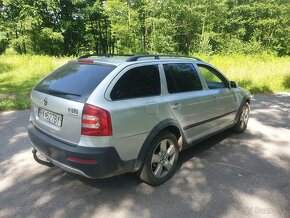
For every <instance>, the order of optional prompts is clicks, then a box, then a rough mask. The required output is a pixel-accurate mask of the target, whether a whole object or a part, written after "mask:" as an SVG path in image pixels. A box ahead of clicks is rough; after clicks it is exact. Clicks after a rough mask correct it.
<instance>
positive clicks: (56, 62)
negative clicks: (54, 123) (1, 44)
mask: <svg viewBox="0 0 290 218" xmlns="http://www.w3.org/2000/svg"><path fill="white" fill-rule="evenodd" d="M68 59H69V58H56V57H48V56H38V55H35V56H31V55H26V56H21V55H1V56H0V111H3V110H12V109H27V108H29V94H30V91H31V89H32V87H33V86H34V85H35V84H36V83H37V82H38V81H39V80H40V79H41V78H42V77H44V76H45V75H47V74H48V73H50V72H51V71H53V70H54V69H55V68H57V67H58V66H60V65H62V64H64V63H65V62H67V60H68Z"/></svg>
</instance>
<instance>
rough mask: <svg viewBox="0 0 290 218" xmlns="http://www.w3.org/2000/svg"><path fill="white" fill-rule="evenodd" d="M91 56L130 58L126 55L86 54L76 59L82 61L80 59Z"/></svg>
mask: <svg viewBox="0 0 290 218" xmlns="http://www.w3.org/2000/svg"><path fill="white" fill-rule="evenodd" d="M92 56H99V57H107V58H109V57H114V56H124V57H130V56H132V55H128V54H97V53H94V54H86V55H82V56H80V57H78V58H77V59H82V58H89V57H92Z"/></svg>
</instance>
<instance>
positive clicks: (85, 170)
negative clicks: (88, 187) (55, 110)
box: [27, 122, 134, 178]
mask: <svg viewBox="0 0 290 218" xmlns="http://www.w3.org/2000/svg"><path fill="white" fill-rule="evenodd" d="M27 132H28V135H29V138H30V140H31V142H32V144H33V147H34V149H36V150H37V151H38V152H39V153H41V154H42V155H43V156H44V157H46V159H47V160H48V161H50V162H51V163H53V164H54V165H56V166H58V167H61V168H62V169H64V170H66V171H68V172H72V173H75V174H79V175H82V176H85V177H88V178H106V177H111V176H115V175H119V174H122V173H126V172H131V171H132V167H133V163H134V161H122V160H121V159H120V156H119V155H118V153H117V151H116V149H115V148H114V147H101V148H91V147H83V146H77V145H76V146H72V145H70V144H66V143H64V142H61V141H59V140H57V139H54V138H52V137H50V136H48V135H47V134H45V133H43V132H42V131H40V130H39V129H37V128H35V127H34V126H33V124H32V123H31V122H30V123H29V125H28V127H27ZM68 157H74V158H77V159H81V160H96V162H95V163H82V162H75V161H70V160H68V159H67V158H68Z"/></svg>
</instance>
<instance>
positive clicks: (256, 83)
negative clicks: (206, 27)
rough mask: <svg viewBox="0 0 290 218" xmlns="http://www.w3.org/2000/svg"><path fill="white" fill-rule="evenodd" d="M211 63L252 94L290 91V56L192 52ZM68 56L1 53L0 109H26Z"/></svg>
mask: <svg viewBox="0 0 290 218" xmlns="http://www.w3.org/2000/svg"><path fill="white" fill-rule="evenodd" d="M194 55H196V56H199V57H200V58H202V59H204V60H205V61H208V62H210V63H212V64H213V65H214V66H216V67H217V68H218V69H220V70H221V71H222V72H223V73H224V74H225V75H226V76H227V77H228V78H229V79H231V80H234V81H236V82H238V83H239V84H240V85H241V86H242V87H244V88H247V89H249V90H250V91H251V92H252V94H256V93H263V92H272V91H290V58H289V57H280V58H279V57H276V56H274V55H271V54H266V53H265V54H263V55H260V56H244V55H239V54H235V55H231V56H228V55H211V56H209V55H207V54H194ZM69 59H72V58H69V57H62V58H55V57H49V56H39V55H25V56H24V55H1V56H0V84H1V86H0V111H1V110H10V109H26V108H29V93H30V91H31V89H32V87H33V86H34V85H35V84H36V83H37V81H39V80H40V79H41V78H42V77H44V76H45V75H47V74H48V73H49V72H51V71H53V70H54V69H55V68H57V67H58V66H60V65H62V64H64V63H65V62H67V61H68V60H69Z"/></svg>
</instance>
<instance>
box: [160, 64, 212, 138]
mask: <svg viewBox="0 0 290 218" xmlns="http://www.w3.org/2000/svg"><path fill="white" fill-rule="evenodd" d="M163 69H164V73H165V77H166V82H167V89H168V96H166V98H167V99H168V102H169V106H170V109H171V112H172V113H173V115H174V117H175V118H176V119H177V120H178V122H179V124H180V126H181V128H182V129H183V131H184V133H185V138H186V140H187V142H192V141H194V140H197V139H199V138H201V137H203V136H205V135H207V134H208V133H209V132H210V131H211V126H212V124H211V118H212V113H213V97H212V96H211V95H210V93H209V92H208V90H204V88H203V85H202V83H201V81H200V78H199V76H198V73H197V72H196V70H195V68H194V66H193V64H192V63H169V64H163Z"/></svg>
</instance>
